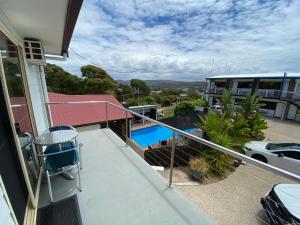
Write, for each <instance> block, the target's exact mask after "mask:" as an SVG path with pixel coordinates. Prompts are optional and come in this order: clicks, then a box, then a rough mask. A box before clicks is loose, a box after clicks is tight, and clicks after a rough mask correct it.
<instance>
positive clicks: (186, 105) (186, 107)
mask: <svg viewBox="0 0 300 225" xmlns="http://www.w3.org/2000/svg"><path fill="white" fill-rule="evenodd" d="M194 111H195V106H194V105H193V104H192V103H190V102H181V103H179V104H178V105H177V106H176V107H175V109H174V115H175V116H184V115H186V114H188V113H190V112H194Z"/></svg>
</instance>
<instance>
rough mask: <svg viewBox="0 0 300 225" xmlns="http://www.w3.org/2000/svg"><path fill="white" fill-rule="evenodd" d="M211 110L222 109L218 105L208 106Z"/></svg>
mask: <svg viewBox="0 0 300 225" xmlns="http://www.w3.org/2000/svg"><path fill="white" fill-rule="evenodd" d="M210 108H211V109H222V107H221V106H220V105H218V104H216V105H212V106H210Z"/></svg>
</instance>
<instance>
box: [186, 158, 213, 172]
mask: <svg viewBox="0 0 300 225" xmlns="http://www.w3.org/2000/svg"><path fill="white" fill-rule="evenodd" d="M189 165H190V168H191V169H192V170H194V171H197V172H201V173H203V174H206V173H207V171H208V168H209V167H208V164H207V162H206V161H205V159H204V158H200V157H197V158H193V159H192V160H190V162H189Z"/></svg>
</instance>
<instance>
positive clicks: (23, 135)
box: [0, 32, 40, 205]
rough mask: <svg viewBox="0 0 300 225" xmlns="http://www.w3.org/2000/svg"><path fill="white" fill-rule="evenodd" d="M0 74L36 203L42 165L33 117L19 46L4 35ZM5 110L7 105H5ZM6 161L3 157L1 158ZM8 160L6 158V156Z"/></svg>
mask: <svg viewBox="0 0 300 225" xmlns="http://www.w3.org/2000/svg"><path fill="white" fill-rule="evenodd" d="M0 73H1V81H2V91H3V92H4V93H3V96H4V98H5V100H6V101H5V103H6V108H7V110H8V115H9V122H10V125H11V129H13V135H14V139H15V143H16V145H17V146H16V147H17V150H18V151H17V152H18V157H19V160H20V163H21V168H22V171H23V176H24V178H25V183H26V184H25V186H26V187H27V189H28V193H29V195H30V198H31V200H32V203H33V205H35V203H36V202H35V201H36V197H35V196H36V191H37V190H36V189H37V182H38V177H39V168H40V167H39V165H38V162H37V157H36V154H35V152H34V150H33V148H32V146H31V140H32V138H33V136H34V132H33V126H32V118H31V117H30V113H29V106H28V101H27V96H26V92H25V88H24V80H23V79H24V77H23V75H24V74H22V71H21V65H20V58H19V52H18V46H17V45H15V44H14V43H13V42H12V41H10V40H9V39H8V38H7V37H6V36H5V35H4V34H3V33H1V32H0ZM1 107H3V105H1ZM0 157H2V155H1V156H0ZM3 157H5V155H4V156H3Z"/></svg>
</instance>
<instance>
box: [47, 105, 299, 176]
mask: <svg viewBox="0 0 300 225" xmlns="http://www.w3.org/2000/svg"><path fill="white" fill-rule="evenodd" d="M90 103H105V104H110V105H112V106H115V107H117V108H119V109H122V110H125V111H127V112H129V113H131V114H133V115H136V116H138V117H141V118H143V119H145V120H147V121H149V122H152V123H155V124H157V125H160V126H163V127H166V128H168V129H170V130H172V131H174V132H177V133H179V134H181V135H182V136H185V137H187V138H190V139H192V140H194V141H197V142H200V143H201V144H204V145H206V146H208V147H211V148H213V149H216V150H218V151H221V152H223V153H226V154H228V155H230V156H232V157H234V158H237V159H239V160H242V161H246V162H248V163H251V164H253V165H256V166H258V167H261V168H263V169H266V170H269V171H270V172H272V173H276V174H279V175H284V176H288V177H289V178H292V179H296V180H297V181H300V176H299V175H297V174H294V173H291V172H289V171H286V170H283V169H281V168H278V167H275V166H272V165H270V164H266V163H263V162H261V161H258V160H256V159H253V158H251V157H249V156H246V155H243V154H241V153H238V152H236V151H234V150H231V149H229V148H226V147H223V146H221V145H218V144H215V143H213V142H210V141H208V140H205V139H203V138H200V137H197V136H195V135H193V134H190V133H187V132H185V131H182V130H179V129H177V128H175V127H172V126H170V125H167V124H165V123H162V122H159V121H157V120H154V119H151V118H148V117H146V116H143V115H141V114H139V113H136V112H133V111H131V110H129V109H126V108H124V107H123V106H120V105H117V104H114V103H111V102H109V101H79V102H78V101H74V102H48V103H46V104H47V105H51V104H90ZM106 109H107V108H106Z"/></svg>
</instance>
